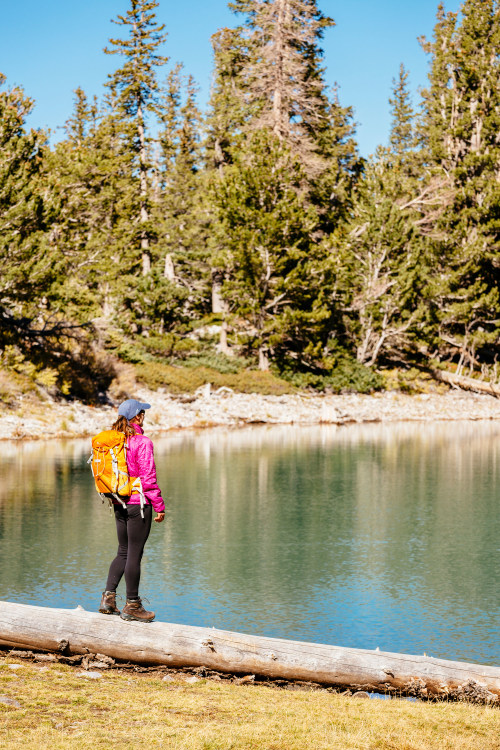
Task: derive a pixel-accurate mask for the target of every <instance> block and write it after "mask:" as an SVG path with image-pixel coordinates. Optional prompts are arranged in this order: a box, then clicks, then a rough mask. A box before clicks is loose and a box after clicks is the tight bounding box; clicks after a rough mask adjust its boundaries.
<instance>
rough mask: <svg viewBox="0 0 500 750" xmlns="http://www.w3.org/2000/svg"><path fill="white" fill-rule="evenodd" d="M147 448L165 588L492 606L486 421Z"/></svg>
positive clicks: (200, 439) (250, 435) (203, 437)
mask: <svg viewBox="0 0 500 750" xmlns="http://www.w3.org/2000/svg"><path fill="white" fill-rule="evenodd" d="M181 447H182V449H181ZM159 448H160V450H161V452H162V455H163V456H164V461H165V465H164V470H165V481H166V482H167V484H169V485H170V493H171V495H172V523H173V529H172V545H173V546H172V548H171V549H170V550H167V551H166V558H167V559H168V565H169V568H170V569H171V571H172V573H173V575H174V578H176V577H177V575H178V574H179V575H182V574H185V575H189V572H190V570H195V571H196V575H197V576H200V577H201V578H202V579H203V581H204V585H206V586H208V588H209V589H210V590H212V591H214V592H224V595H225V596H227V597H232V596H237V595H238V594H239V593H241V592H244V594H245V596H246V597H247V598H249V599H250V600H254V601H256V602H259V603H261V604H264V603H266V602H267V603H268V604H269V603H270V602H273V601H283V602H284V601H293V599H294V596H295V598H297V597H302V596H305V597H306V598H310V597H317V598H321V597H324V596H329V597H334V596H335V593H336V592H338V591H340V590H342V588H343V587H345V586H348V585H353V581H360V580H361V581H363V584H362V585H364V586H366V587H370V586H372V587H374V588H376V587H378V588H379V589H383V590H384V591H386V592H387V594H388V595H389V596H390V597H393V598H394V599H396V600H397V599H398V598H400V599H401V600H402V601H403V600H404V598H405V597H406V596H409V595H410V596H417V597H420V598H421V599H422V600H425V599H427V600H428V599H429V597H431V598H432V597H434V596H438V597H440V599H441V603H442V604H443V606H448V607H453V606H455V604H456V603H457V602H462V603H464V602H467V603H468V604H469V605H470V606H471V607H472V608H474V607H475V606H477V607H478V608H479V609H481V608H482V607H484V605H485V603H487V604H488V605H489V606H491V607H493V608H495V607H497V606H498V594H497V593H496V587H495V584H494V581H495V576H494V575H493V570H492V559H491V550H492V549H495V547H494V546H493V547H492V544H491V542H492V539H493V537H494V534H495V533H497V534H498V530H499V529H498V520H497V519H498V514H497V513H496V497H495V488H494V482H492V476H493V475H494V474H495V472H496V471H497V468H498V462H499V454H500V428H499V427H498V426H496V425H494V424H486V425H484V424H483V425H481V426H478V425H477V424H469V423H459V424H456V425H455V424H453V425H450V424H436V425H418V424H405V425H395V426H391V427H386V426H382V425H370V426H366V427H362V428H353V427H348V428H340V429H339V428H335V427H334V428H324V427H322V428H305V429H304V428H302V429H295V430H294V429H293V428H283V429H281V428H274V429H271V430H266V429H259V430H248V431H242V432H238V431H232V432H231V431H224V430H220V431H216V432H206V433H199V434H198V435H196V437H192V436H190V435H179V436H177V437H176V439H175V441H173V442H172V443H168V442H166V443H163V444H162V445H161V446H159ZM495 524H496V530H495Z"/></svg>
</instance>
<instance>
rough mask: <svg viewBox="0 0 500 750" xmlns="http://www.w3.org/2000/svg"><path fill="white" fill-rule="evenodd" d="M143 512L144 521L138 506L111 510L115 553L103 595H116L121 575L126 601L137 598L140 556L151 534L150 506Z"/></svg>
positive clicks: (118, 507)
mask: <svg viewBox="0 0 500 750" xmlns="http://www.w3.org/2000/svg"><path fill="white" fill-rule="evenodd" d="M143 510H144V518H142V517H141V507H140V505H127V507H126V508H122V506H121V505H117V506H116V507H115V518H116V532H117V534H118V552H117V554H116V557H115V559H114V560H113V562H112V563H111V565H110V567H109V573H108V581H107V583H106V591H116V587H117V586H118V584H119V583H120V581H121V579H122V576H123V574H125V584H126V587H127V599H136V598H137V597H138V596H139V580H140V578H141V560H142V553H143V552H144V545H145V544H146V541H147V538H148V536H149V532H150V531H151V518H152V515H153V513H152V508H151V505H146V506H144V509H143Z"/></svg>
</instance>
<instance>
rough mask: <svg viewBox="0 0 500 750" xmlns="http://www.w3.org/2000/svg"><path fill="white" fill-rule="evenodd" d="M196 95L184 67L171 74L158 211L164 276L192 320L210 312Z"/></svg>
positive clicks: (206, 223) (160, 136)
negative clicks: (180, 298)
mask: <svg viewBox="0 0 500 750" xmlns="http://www.w3.org/2000/svg"><path fill="white" fill-rule="evenodd" d="M196 94H197V89H196V85H195V82H194V80H193V78H192V76H188V77H187V79H186V81H184V80H183V77H182V68H181V66H178V67H177V69H175V70H173V71H171V73H170V75H169V77H168V85H167V101H166V102H164V112H165V115H164V126H163V129H162V130H161V131H160V134H159V140H160V147H161V171H160V174H161V185H162V190H161V197H160V199H159V201H158V204H157V211H158V212H159V215H158V226H159V243H160V244H161V246H162V252H163V255H162V258H161V261H162V263H163V264H164V265H163V276H164V277H165V278H167V279H169V280H170V281H171V282H172V283H174V284H175V285H176V286H177V287H180V289H181V290H183V291H182V294H181V291H179V294H180V297H183V298H184V300H185V305H184V312H185V314H186V315H188V316H189V317H192V316H193V315H199V314H203V313H205V312H207V311H208V300H209V278H210V272H209V266H208V250H207V237H206V236H207V225H208V216H207V211H206V207H205V206H204V197H203V192H204V190H205V189H206V181H205V179H204V175H203V174H202V172H201V171H200V164H201V112H200V111H199V109H198V107H197V104H196Z"/></svg>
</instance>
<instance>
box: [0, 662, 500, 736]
mask: <svg viewBox="0 0 500 750" xmlns="http://www.w3.org/2000/svg"><path fill="white" fill-rule="evenodd" d="M15 664H20V665H21V666H20V667H19V668H16V669H12V665H15ZM81 674H82V670H81V669H76V668H75V667H70V666H67V665H62V664H49V665H43V666H40V665H38V664H36V663H31V662H26V661H24V662H21V661H20V660H19V659H13V658H11V657H3V658H0V747H1V748H23V749H24V750H29V749H30V748H37V750H38V748H51V749H53V750H59V749H61V748H72V749H75V750H79V749H80V748H82V750H83V749H87V748H89V750H90V749H91V748H92V750H97V749H98V748H109V747H113V748H140V747H151V748H167V749H170V748H171V749H172V750H174V749H175V750H181V749H182V750H304V749H305V748H311V750H327V749H328V750H331V749H333V748H335V749H336V750H337V749H338V750H434V748H435V749H436V750H438V749H439V750H471V748H477V750H498V749H499V748H500V710H499V709H498V708H492V707H483V706H474V705H468V704H453V703H412V702H408V701H404V700H387V701H379V700H359V699H355V698H352V697H346V696H342V695H338V694H334V693H331V692H328V691H326V690H283V689H278V688H273V687H271V686H267V685H262V684H249V685H243V684H240V685H239V684H234V683H230V682H226V681H224V680H219V681H215V680H212V679H210V680H204V679H199V680H198V681H196V682H192V677H191V681H190V679H189V677H188V676H187V675H184V674H182V673H180V674H179V673H175V674H173V675H170V674H169V675H168V676H167V677H166V679H164V676H165V675H164V673H162V672H153V673H151V672H148V673H144V674H138V673H134V672H125V671H115V670H110V671H103V672H102V673H101V674H102V676H101V677H100V679H95V680H93V679H90V678H89V677H88V676H86V677H85V676H84V677H82V676H79V675H81ZM5 698H7V699H10V700H13V701H17V702H18V703H19V704H20V707H16V706H15V705H9V704H5V703H2V699H4V700H5Z"/></svg>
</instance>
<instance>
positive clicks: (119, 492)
mask: <svg viewBox="0 0 500 750" xmlns="http://www.w3.org/2000/svg"><path fill="white" fill-rule="evenodd" d="M89 463H90V465H91V468H92V474H93V475H94V481H95V487H96V490H97V492H98V493H99V494H100V496H101V497H102V498H103V499H104V498H107V500H108V501H109V503H110V505H112V504H113V502H112V499H113V498H114V499H115V500H117V501H118V502H119V503H121V505H122V506H123V507H124V508H125V507H126V502H125V501H124V499H126V498H128V497H130V495H132V493H138V494H139V495H140V498H141V515H142V516H144V514H143V511H142V509H143V507H144V505H145V504H146V500H145V497H144V492H143V489H142V483H141V480H140V477H131V476H130V475H129V473H128V468H127V440H126V438H125V435H124V434H123V432H118V431H117V430H104V432H100V433H99V434H98V435H96V436H95V437H93V438H92V455H91V456H90V458H89Z"/></svg>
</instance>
